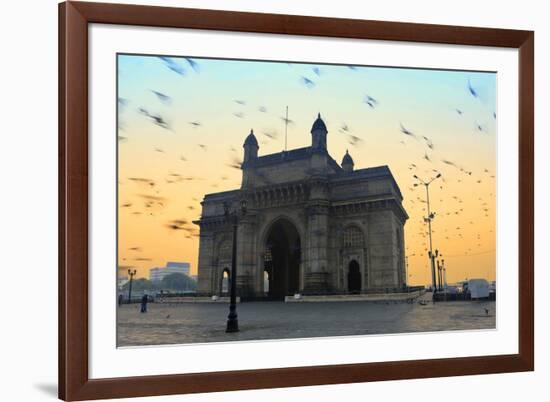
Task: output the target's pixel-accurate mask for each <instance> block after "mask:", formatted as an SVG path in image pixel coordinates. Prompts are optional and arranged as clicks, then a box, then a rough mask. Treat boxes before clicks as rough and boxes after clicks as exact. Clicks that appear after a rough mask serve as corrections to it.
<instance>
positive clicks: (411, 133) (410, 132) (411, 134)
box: [399, 123, 416, 138]
mask: <svg viewBox="0 0 550 402" xmlns="http://www.w3.org/2000/svg"><path fill="white" fill-rule="evenodd" d="M399 124H400V125H401V132H402V133H403V134H405V135H409V136H411V137H414V138H416V135H415V134H414V133H413V132H412V131H410V130H408V129H406V128H405V126H403V123H399Z"/></svg>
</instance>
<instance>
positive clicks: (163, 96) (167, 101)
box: [150, 89, 172, 105]
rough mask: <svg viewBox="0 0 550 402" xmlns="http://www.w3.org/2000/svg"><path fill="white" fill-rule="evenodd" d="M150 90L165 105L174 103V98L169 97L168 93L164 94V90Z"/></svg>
mask: <svg viewBox="0 0 550 402" xmlns="http://www.w3.org/2000/svg"><path fill="white" fill-rule="evenodd" d="M150 91H151V92H152V93H153V94H155V95H156V97H157V98H158V100H159V101H161V102H162V103H164V104H165V105H170V104H171V103H172V98H171V97H169V96H168V95H166V94H163V93H162V92H158V91H155V90H153V89H150Z"/></svg>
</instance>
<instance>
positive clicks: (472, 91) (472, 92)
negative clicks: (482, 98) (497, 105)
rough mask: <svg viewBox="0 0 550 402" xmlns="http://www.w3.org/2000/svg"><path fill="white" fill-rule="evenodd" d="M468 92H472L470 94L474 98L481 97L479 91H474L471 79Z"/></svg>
mask: <svg viewBox="0 0 550 402" xmlns="http://www.w3.org/2000/svg"><path fill="white" fill-rule="evenodd" d="M468 91H470V94H471V95H472V96H473V97H474V98H478V97H479V94H478V93H477V91H476V90H475V89H474V87H472V83H471V82H470V80H469V79H468Z"/></svg>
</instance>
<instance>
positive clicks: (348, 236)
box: [344, 226, 364, 247]
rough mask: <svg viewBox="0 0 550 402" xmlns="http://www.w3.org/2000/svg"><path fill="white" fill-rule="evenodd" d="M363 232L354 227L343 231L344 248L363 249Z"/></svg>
mask: <svg viewBox="0 0 550 402" xmlns="http://www.w3.org/2000/svg"><path fill="white" fill-rule="evenodd" d="M363 245H364V242H363V232H361V229H359V228H358V227H356V226H349V227H347V228H346V230H344V247H363Z"/></svg>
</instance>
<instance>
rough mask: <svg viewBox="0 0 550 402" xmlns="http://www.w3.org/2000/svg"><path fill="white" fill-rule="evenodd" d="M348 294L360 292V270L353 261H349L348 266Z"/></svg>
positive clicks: (357, 264)
mask: <svg viewBox="0 0 550 402" xmlns="http://www.w3.org/2000/svg"><path fill="white" fill-rule="evenodd" d="M348 292H350V293H360V292H361V268H360V267H359V263H358V262H357V261H355V260H351V261H350V262H349V265H348Z"/></svg>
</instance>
